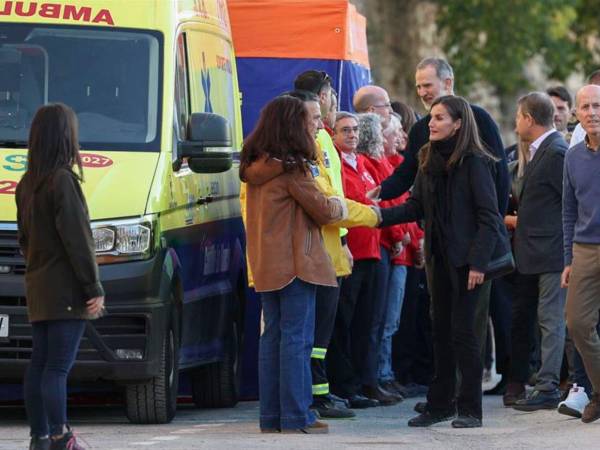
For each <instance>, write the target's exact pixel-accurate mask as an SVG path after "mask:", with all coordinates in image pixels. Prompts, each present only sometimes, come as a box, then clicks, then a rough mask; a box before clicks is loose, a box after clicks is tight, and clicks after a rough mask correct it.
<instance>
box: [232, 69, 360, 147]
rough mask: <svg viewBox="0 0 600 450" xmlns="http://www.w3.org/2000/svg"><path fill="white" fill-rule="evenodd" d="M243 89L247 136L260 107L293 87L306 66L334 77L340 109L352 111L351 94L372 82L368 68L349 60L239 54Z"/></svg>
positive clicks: (239, 73)
mask: <svg viewBox="0 0 600 450" xmlns="http://www.w3.org/2000/svg"><path fill="white" fill-rule="evenodd" d="M236 61H237V71H238V79H239V84H240V90H241V91H242V122H243V124H244V136H247V135H248V133H250V132H251V131H252V129H253V128H254V126H255V124H256V121H257V120H258V116H259V115H260V110H261V109H262V107H263V106H264V105H265V104H266V103H267V102H268V101H269V100H271V99H272V98H273V97H276V96H277V95H279V94H281V93H283V92H286V91H290V90H292V89H293V87H294V79H295V78H296V77H297V76H298V75H299V74H300V73H302V72H304V71H306V70H323V71H325V72H327V73H328V74H329V75H330V76H331V78H332V79H333V87H334V89H335V90H336V91H337V92H338V94H339V105H340V106H339V109H340V110H343V111H352V110H353V109H352V95H353V94H354V92H355V91H356V90H357V89H358V88H359V87H361V86H364V85H366V84H369V83H370V82H371V72H370V70H369V69H367V68H365V67H363V66H361V65H359V64H356V63H353V62H350V61H340V60H331V59H285V58H237V59H236Z"/></svg>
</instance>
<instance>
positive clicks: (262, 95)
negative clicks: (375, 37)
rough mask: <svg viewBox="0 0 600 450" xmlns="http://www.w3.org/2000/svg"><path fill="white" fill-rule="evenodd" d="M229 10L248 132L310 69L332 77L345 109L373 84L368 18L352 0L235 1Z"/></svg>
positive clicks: (245, 130)
mask: <svg viewBox="0 0 600 450" xmlns="http://www.w3.org/2000/svg"><path fill="white" fill-rule="evenodd" d="M228 7H229V16H230V21H231V28H232V32H233V42H234V47H235V52H236V61H237V67H238V76H239V81H240V89H241V90H242V95H243V102H242V114H243V116H244V133H245V134H247V133H248V132H249V131H250V130H251V129H252V128H253V127H254V124H255V122H256V119H257V118H258V114H259V112H260V109H261V108H262V106H263V105H264V104H265V103H266V102H267V101H269V100H270V99H271V98H273V97H275V96H276V95H278V94H280V93H282V92H285V91H288V90H291V89H292V88H293V81H294V78H296V76H297V75H298V74H299V73H301V72H303V71H305V70H309V69H316V70H324V71H326V72H327V73H328V74H329V75H330V76H331V77H332V79H333V87H334V88H335V90H336V91H337V92H338V95H339V104H340V109H343V110H351V99H352V95H353V93H354V91H355V90H356V89H358V88H359V87H360V86H363V85H365V84H367V83H369V82H370V69H369V56H368V50H367V34H366V20H365V18H364V17H363V16H362V15H360V14H359V13H358V12H357V11H356V7H355V6H354V5H352V4H350V3H349V2H348V0H302V1H301V0H229V1H228Z"/></svg>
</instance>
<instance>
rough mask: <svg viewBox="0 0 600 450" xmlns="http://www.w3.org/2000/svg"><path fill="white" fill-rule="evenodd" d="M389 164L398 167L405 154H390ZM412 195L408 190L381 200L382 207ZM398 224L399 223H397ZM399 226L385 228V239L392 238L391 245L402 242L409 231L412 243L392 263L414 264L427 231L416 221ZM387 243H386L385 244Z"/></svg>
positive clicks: (393, 167) (392, 204)
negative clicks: (389, 230) (391, 197)
mask: <svg viewBox="0 0 600 450" xmlns="http://www.w3.org/2000/svg"><path fill="white" fill-rule="evenodd" d="M387 160H388V162H389V164H390V165H391V166H392V170H394V169H395V168H396V167H398V166H399V165H400V164H402V162H403V161H404V156H402V155H401V154H400V153H396V154H395V155H393V156H388V158H387ZM409 197H410V193H409V192H406V193H404V194H402V195H401V196H400V197H398V198H396V199H393V200H391V201H387V202H381V206H382V207H386V206H390V205H388V203H391V206H395V205H401V204H402V203H404V202H405V201H406V200H407V199H408V198H409ZM396 226H398V225H396ZM399 226H400V227H401V228H399V229H398V230H397V231H396V232H389V233H388V232H387V230H388V229H390V228H394V227H387V228H384V229H383V234H384V236H385V235H388V236H389V237H385V238H384V239H389V240H390V245H393V244H394V243H396V242H401V241H402V239H403V238H404V235H405V234H406V233H408V235H409V236H410V243H409V244H408V245H405V246H404V247H403V251H402V253H400V255H398V256H396V257H395V258H392V264H394V265H402V266H413V265H414V263H415V257H416V254H417V251H418V250H419V241H420V240H421V239H422V238H423V237H424V235H425V233H424V232H423V230H422V229H421V228H419V226H418V225H417V223H416V222H410V223H404V224H402V225H399ZM384 245H385V244H384ZM386 248H390V247H386Z"/></svg>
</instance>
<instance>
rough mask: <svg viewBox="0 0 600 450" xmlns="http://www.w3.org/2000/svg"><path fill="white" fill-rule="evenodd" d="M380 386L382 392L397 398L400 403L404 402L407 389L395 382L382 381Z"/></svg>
mask: <svg viewBox="0 0 600 450" xmlns="http://www.w3.org/2000/svg"><path fill="white" fill-rule="evenodd" d="M380 386H381V387H382V388H383V390H385V391H387V392H389V393H390V394H392V395H395V396H397V397H399V398H400V399H401V400H400V401H402V400H404V399H405V398H406V397H407V395H408V393H407V389H406V388H405V387H404V386H402V385H401V384H400V383H398V382H397V381H395V380H393V381H384V382H383V383H381V384H380Z"/></svg>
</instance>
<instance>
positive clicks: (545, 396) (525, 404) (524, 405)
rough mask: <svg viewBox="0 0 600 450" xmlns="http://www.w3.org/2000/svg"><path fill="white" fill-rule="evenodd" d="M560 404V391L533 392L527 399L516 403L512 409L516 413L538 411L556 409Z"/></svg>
mask: <svg viewBox="0 0 600 450" xmlns="http://www.w3.org/2000/svg"><path fill="white" fill-rule="evenodd" d="M559 402H560V391H559V390H558V389H555V390H553V391H547V392H546V391H538V390H534V391H533V392H532V393H531V395H529V396H528V397H527V398H524V399H522V400H519V401H517V402H516V403H515V404H514V405H513V408H514V409H516V410H517V411H538V410H540V409H556V408H557V407H558V404H559Z"/></svg>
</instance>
